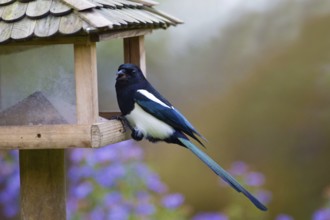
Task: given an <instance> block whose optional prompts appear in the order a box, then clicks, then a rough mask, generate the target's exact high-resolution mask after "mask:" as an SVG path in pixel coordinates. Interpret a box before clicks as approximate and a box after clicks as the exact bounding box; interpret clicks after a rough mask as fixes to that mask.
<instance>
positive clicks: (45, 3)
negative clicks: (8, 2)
mask: <svg viewBox="0 0 330 220" xmlns="http://www.w3.org/2000/svg"><path fill="white" fill-rule="evenodd" d="M51 5H52V0H34V1H31V2H29V5H28V7H27V9H26V15H27V16H28V17H30V18H41V17H43V16H45V15H47V14H48V13H49V10H50V6H51Z"/></svg>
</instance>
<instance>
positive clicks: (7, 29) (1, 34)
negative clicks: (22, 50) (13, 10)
mask: <svg viewBox="0 0 330 220" xmlns="http://www.w3.org/2000/svg"><path fill="white" fill-rule="evenodd" d="M12 29H13V24H12V23H6V22H3V21H0V43H3V42H6V41H8V40H9V39H10V35H11V30H12Z"/></svg>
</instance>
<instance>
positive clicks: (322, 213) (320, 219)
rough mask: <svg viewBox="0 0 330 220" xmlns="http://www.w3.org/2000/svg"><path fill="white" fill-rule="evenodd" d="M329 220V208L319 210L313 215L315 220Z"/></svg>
mask: <svg viewBox="0 0 330 220" xmlns="http://www.w3.org/2000/svg"><path fill="white" fill-rule="evenodd" d="M329 219H330V209H329V208H323V209H319V210H317V211H316V212H314V214H313V220H329Z"/></svg>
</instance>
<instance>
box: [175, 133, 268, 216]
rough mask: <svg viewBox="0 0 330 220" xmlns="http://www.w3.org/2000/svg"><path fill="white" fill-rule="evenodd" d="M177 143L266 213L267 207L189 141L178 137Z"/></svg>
mask: <svg viewBox="0 0 330 220" xmlns="http://www.w3.org/2000/svg"><path fill="white" fill-rule="evenodd" d="M178 139H179V141H180V142H181V143H182V144H183V145H184V146H186V147H187V148H188V149H189V150H191V151H192V152H193V153H194V154H195V155H196V156H197V157H198V158H199V159H201V160H202V161H203V162H204V163H205V164H206V165H207V166H208V167H209V168H211V170H213V171H214V172H215V173H216V174H217V175H218V176H220V177H221V178H222V179H223V180H224V181H226V182H227V183H228V184H229V185H231V186H232V187H233V188H234V189H236V190H237V191H238V192H241V193H243V194H244V195H245V196H246V197H247V198H248V199H249V200H250V201H251V202H252V203H253V204H254V205H255V206H256V207H257V208H259V209H260V210H262V211H266V210H267V207H266V206H264V205H263V204H262V203H261V202H260V201H259V200H258V199H257V198H255V197H254V196H253V195H252V194H251V193H249V192H248V191H247V190H246V189H245V188H243V186H242V185H241V184H239V183H238V182H237V181H236V180H235V178H234V177H232V176H231V175H230V174H229V173H228V172H227V171H225V170H224V169H223V168H222V167H221V166H220V165H219V164H217V163H216V162H215V161H214V160H213V159H212V158H210V157H209V156H208V155H207V154H206V153H204V152H203V151H202V150H200V149H199V148H198V147H197V146H195V145H194V144H193V143H191V142H190V141H189V140H187V139H185V138H182V137H179V138H178Z"/></svg>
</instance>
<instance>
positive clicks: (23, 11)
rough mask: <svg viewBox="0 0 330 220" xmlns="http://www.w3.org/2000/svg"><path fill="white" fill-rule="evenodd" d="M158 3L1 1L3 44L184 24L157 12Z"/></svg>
mask: <svg viewBox="0 0 330 220" xmlns="http://www.w3.org/2000/svg"><path fill="white" fill-rule="evenodd" d="M156 4H157V2H154V1H151V0H20V1H18V0H0V44H4V43H10V42H13V41H21V40H25V41H27V40H34V39H39V38H43V39H45V40H47V39H50V38H53V37H57V36H62V37H63V36H86V35H91V36H93V35H94V36H98V34H100V33H109V32H115V31H117V32H118V31H123V30H136V29H157V28H167V27H169V26H175V25H177V24H179V23H182V22H181V21H180V20H178V19H176V18H174V17H172V16H170V15H168V14H166V13H164V12H161V11H159V10H156V9H154V7H153V6H155V5H156ZM96 40H97V39H96Z"/></svg>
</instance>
